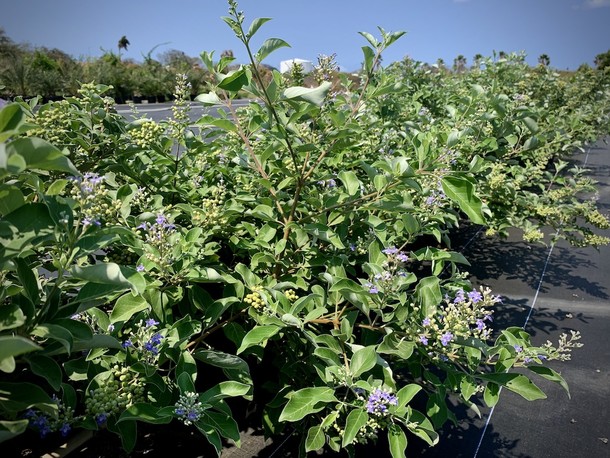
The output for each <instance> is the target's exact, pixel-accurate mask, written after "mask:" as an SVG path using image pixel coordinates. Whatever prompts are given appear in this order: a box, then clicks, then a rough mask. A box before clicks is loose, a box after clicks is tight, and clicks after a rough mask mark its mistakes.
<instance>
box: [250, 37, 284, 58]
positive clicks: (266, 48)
mask: <svg viewBox="0 0 610 458" xmlns="http://www.w3.org/2000/svg"><path fill="white" fill-rule="evenodd" d="M283 47H288V48H290V45H289V44H288V43H286V42H285V41H284V40H282V39H281V38H267V39H266V40H265V42H264V43H263V45H262V46H261V47H260V48H259V50H258V51H257V52H256V56H255V59H256V61H257V62H262V61H263V60H265V58H266V57H267V56H268V55H269V54H271V53H272V52H274V51H276V50H278V49H280V48H283Z"/></svg>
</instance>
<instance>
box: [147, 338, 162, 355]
mask: <svg viewBox="0 0 610 458" xmlns="http://www.w3.org/2000/svg"><path fill="white" fill-rule="evenodd" d="M144 350H146V351H149V352H151V353H152V354H153V355H158V354H159V349H158V348H157V347H156V345H155V344H154V343H153V342H152V340H149V341H148V342H146V343H145V344H144Z"/></svg>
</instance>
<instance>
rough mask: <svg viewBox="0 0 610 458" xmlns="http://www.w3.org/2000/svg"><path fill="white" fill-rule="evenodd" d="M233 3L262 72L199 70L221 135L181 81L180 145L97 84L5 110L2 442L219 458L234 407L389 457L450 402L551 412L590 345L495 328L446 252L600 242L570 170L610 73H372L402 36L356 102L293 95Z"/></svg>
mask: <svg viewBox="0 0 610 458" xmlns="http://www.w3.org/2000/svg"><path fill="white" fill-rule="evenodd" d="M229 4H230V9H229V13H230V14H229V16H228V17H227V18H224V20H225V21H226V22H227V24H228V25H229V26H230V27H231V28H232V29H233V30H234V32H235V34H236V36H237V37H238V38H239V39H240V40H241V41H242V42H243V44H244V46H245V47H246V49H247V50H248V54H249V55H250V56H251V58H252V62H251V63H250V64H248V65H241V66H239V67H238V68H235V69H233V70H230V71H228V66H229V65H231V64H232V57H231V56H230V55H224V56H223V57H221V58H220V60H218V61H216V60H214V55H213V53H205V52H204V53H202V56H201V57H202V61H203V62H204V64H205V66H206V68H207V72H209V74H210V75H212V76H213V78H214V83H213V88H212V90H211V91H209V92H206V93H205V94H201V95H200V96H199V97H198V98H197V99H198V101H199V102H201V103H204V104H210V105H212V104H213V105H222V106H223V107H224V111H221V117H219V118H214V117H212V116H207V115H206V116H203V117H202V118H201V119H199V120H198V121H197V123H196V124H195V125H191V124H190V121H189V117H188V110H189V106H190V104H189V99H190V97H189V94H190V92H191V90H192V88H190V87H189V84H188V79H187V77H186V76H185V75H179V76H178V79H177V84H176V88H175V91H174V92H175V98H176V104H175V106H174V109H173V116H172V117H171V119H168V120H167V121H166V122H161V123H156V122H154V121H152V120H149V119H145V118H138V117H137V116H135V117H134V119H133V120H131V121H127V120H125V119H124V118H122V117H120V116H118V115H117V114H115V113H114V112H113V105H114V101H113V100H112V99H109V98H108V97H106V96H105V94H106V93H108V91H110V88H109V87H108V86H103V85H96V84H85V85H83V86H81V88H80V89H79V94H78V96H76V97H70V98H67V99H65V100H62V101H58V102H51V103H47V104H44V105H42V106H37V103H36V101H35V100H32V101H30V102H25V101H20V102H19V103H13V104H10V105H8V106H7V107H5V108H4V109H3V110H2V111H1V112H0V141H1V142H2V143H1V146H0V216H1V218H0V239H1V240H2V244H1V248H0V263H1V266H2V270H1V273H0V279H1V281H2V283H1V288H0V295H1V296H0V299H1V303H0V370H2V376H1V378H0V415H2V420H1V421H0V440H7V439H10V438H12V437H14V436H16V435H18V434H21V433H22V432H24V431H25V430H26V429H27V428H28V427H30V428H34V429H37V430H38V431H39V432H40V434H41V436H45V435H47V434H55V433H58V434H69V431H70V430H71V429H74V428H86V429H97V428H108V429H109V430H111V431H113V432H116V433H117V434H118V435H120V436H121V438H122V441H123V445H124V447H125V448H126V449H127V450H129V449H132V448H133V447H134V444H135V441H136V438H137V434H136V428H137V424H138V422H148V423H154V424H165V423H170V422H182V423H183V424H184V425H185V427H195V428H197V429H198V430H199V431H200V432H201V433H202V434H203V436H205V437H206V438H207V439H208V441H209V442H210V443H211V444H212V445H213V446H214V447H215V448H216V449H217V451H218V452H220V450H221V449H222V447H223V443H224V442H223V441H225V440H233V441H237V442H239V425H238V424H237V422H236V420H235V418H236V417H237V416H235V415H234V412H232V410H231V406H232V405H233V402H232V399H231V398H235V397H242V398H245V399H247V400H252V402H254V403H255V404H256V405H257V406H258V407H259V410H258V411H259V412H260V414H261V423H262V424H263V425H264V426H265V428H266V430H267V432H268V433H269V434H279V433H280V432H281V431H282V428H284V426H285V425H286V424H293V425H294V426H295V429H296V430H297V431H300V432H301V433H302V444H301V447H302V451H303V452H305V451H313V450H318V449H320V448H322V447H330V448H331V449H333V450H336V451H338V450H340V449H342V448H347V449H352V448H353V447H354V446H355V444H357V443H366V442H369V441H375V440H376V438H377V437H378V436H380V435H387V437H388V439H389V446H390V452H391V454H392V455H393V456H396V457H398V456H404V453H405V450H406V447H407V439H408V438H411V437H412V436H417V437H419V438H420V439H422V440H424V441H426V442H427V443H428V444H430V445H434V444H435V443H436V442H437V441H438V434H437V431H438V429H439V428H441V427H442V425H443V424H444V423H445V422H446V421H447V420H449V419H452V418H453V414H452V412H451V403H449V402H448V396H449V395H450V394H451V393H453V395H455V396H457V397H458V398H459V400H460V401H461V402H463V403H464V404H466V405H468V406H469V407H470V408H472V409H474V410H475V411H477V410H478V407H477V405H480V402H484V403H485V404H487V405H488V406H493V405H494V404H495V403H496V402H497V401H498V396H499V392H500V387H505V388H507V389H509V390H511V391H514V392H516V393H518V394H520V395H521V396H523V397H524V398H526V399H528V400H537V399H542V398H544V397H545V395H544V393H543V392H542V391H541V390H540V389H539V388H538V387H537V386H536V385H535V384H534V382H533V381H532V380H531V379H530V378H529V377H530V376H531V377H533V378H536V377H543V378H545V379H548V380H551V381H553V382H556V383H558V384H560V385H561V386H563V387H564V388H565V389H566V390H567V389H568V388H567V385H566V383H565V381H564V380H563V378H562V377H561V376H560V374H558V373H557V372H555V371H554V370H552V369H551V368H549V367H548V366H547V365H546V363H547V361H550V360H553V359H559V360H566V359H569V356H570V351H571V349H572V348H574V347H577V346H578V345H579V343H578V338H579V335H578V334H577V333H572V334H571V335H565V336H562V337H561V339H560V341H559V343H558V344H557V345H553V344H552V343H550V342H549V343H547V344H544V345H542V346H535V345H533V344H532V343H531V341H530V337H529V335H528V334H527V333H526V332H525V331H524V330H523V329H521V328H509V329H494V328H493V311H494V308H495V307H496V306H497V305H498V302H499V301H500V298H498V297H497V296H495V295H494V294H493V292H492V291H489V290H488V289H485V288H475V287H473V285H471V284H470V282H469V281H468V273H467V267H468V261H467V260H466V259H465V258H464V256H463V255H462V254H461V253H459V252H456V251H453V250H452V248H451V234H452V233H453V231H454V230H455V229H456V228H458V227H460V226H463V225H467V224H475V225H480V226H482V227H485V228H486V229H487V232H488V233H489V235H490V236H493V234H500V235H502V234H504V233H506V231H507V230H508V229H509V228H518V229H520V230H522V231H523V235H524V238H525V239H526V240H529V241H532V242H534V241H538V242H540V241H543V242H546V243H554V242H555V241H556V240H557V239H559V238H566V239H568V240H569V241H571V242H573V243H575V244H578V245H599V244H603V243H607V240H606V239H604V238H603V237H600V236H599V235H596V234H595V232H594V227H600V228H607V227H608V219H607V218H606V217H605V216H604V215H602V214H600V213H599V211H598V210H597V209H596V206H595V200H594V199H585V198H583V197H582V196H585V195H587V194H585V193H590V192H591V191H594V190H595V186H594V183H593V182H591V180H589V179H588V178H586V176H585V173H584V172H585V171H584V170H582V169H579V168H578V167H576V166H574V165H573V164H570V162H569V156H570V154H571V153H572V152H573V151H575V150H577V149H578V148H580V147H582V146H583V145H584V143H585V142H587V141H593V140H595V139H596V138H597V136H598V135H599V134H600V132H607V129H608V121H609V119H608V113H609V110H608V108H609V106H610V92H609V88H608V84H607V82H606V81H605V80H604V78H603V75H602V74H600V73H599V72H595V71H593V70H590V69H586V68H584V69H581V70H580V71H579V72H577V73H575V74H574V75H573V76H572V77H571V78H570V79H562V78H559V77H558V75H557V74H555V73H554V72H553V71H552V70H550V69H548V68H547V67H546V66H540V67H537V68H530V67H528V66H527V65H526V64H525V63H524V62H523V59H522V57H521V56H517V55H507V56H504V57H503V58H501V59H491V58H490V59H483V58H481V61H480V65H479V66H477V68H474V69H471V70H468V71H461V72H458V73H449V72H443V71H438V70H436V69H435V68H431V67H428V66H423V65H421V64H419V63H416V62H412V61H409V60H405V61H403V62H399V63H396V64H393V65H390V66H389V67H387V68H382V67H381V66H380V65H379V62H380V59H381V54H382V52H383V50H384V49H385V48H386V47H387V46H389V45H391V44H392V43H393V42H394V41H396V40H397V39H399V38H400V36H401V35H402V33H387V32H385V31H384V30H383V29H380V34H381V38H380V39H377V38H375V37H374V36H372V35H370V34H368V33H362V35H363V37H364V38H365V39H366V42H367V44H366V45H365V46H364V47H363V52H364V64H363V69H362V72H361V79H360V80H359V81H351V80H349V79H347V78H346V77H342V79H341V81H340V82H337V80H336V78H335V79H333V81H334V82H333V83H331V82H329V81H323V82H322V83H321V84H320V85H319V86H316V87H313V88H305V87H299V86H293V87H286V80H285V79H284V78H283V77H282V76H281V75H280V74H279V73H277V72H274V73H273V74H272V77H271V78H270V79H265V78H264V77H262V76H261V65H260V63H261V62H262V61H263V60H264V59H265V58H266V57H267V56H268V55H269V54H270V53H271V52H273V51H274V50H276V49H278V48H279V47H281V46H285V45H286V43H285V42H284V41H282V40H280V39H277V38H271V39H268V40H266V41H265V42H264V43H263V45H262V47H261V48H260V49H259V50H258V51H257V52H253V51H252V50H251V49H250V46H249V44H250V39H251V37H252V36H253V35H254V34H255V33H256V32H257V31H258V30H259V28H260V27H261V26H263V25H264V23H265V22H266V21H268V19H267V18H259V19H255V20H254V21H253V22H252V23H251V24H250V25H249V27H246V25H245V23H244V17H243V14H242V13H240V12H238V11H237V9H236V8H237V7H236V4H235V3H234V2H233V1H230V2H229ZM328 62H330V61H328ZM329 65H330V64H329ZM330 73H332V72H329V71H325V69H324V68H319V69H318V73H317V74H318V75H329V79H330V78H331V77H333V76H334V75H331V74H330ZM322 79H323V78H322ZM244 92H247V93H248V94H250V97H251V98H252V99H253V100H254V101H253V102H252V103H250V104H249V105H247V106H245V107H240V108H238V107H236V106H235V105H234V103H233V101H234V98H235V97H236V96H237V95H238V94H242V93H244ZM223 113H224V115H222V114H223ZM545 228H550V229H551V230H547V229H545ZM543 229H545V230H543ZM545 233H546V234H547V235H546V236H545V235H544V234H545ZM514 367H519V368H522V370H519V371H512V370H511V369H512V368H514Z"/></svg>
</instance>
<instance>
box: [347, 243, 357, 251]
mask: <svg viewBox="0 0 610 458" xmlns="http://www.w3.org/2000/svg"><path fill="white" fill-rule="evenodd" d="M349 249H350V251H356V245H354V244H353V243H350V244H349Z"/></svg>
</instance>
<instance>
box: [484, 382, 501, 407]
mask: <svg viewBox="0 0 610 458" xmlns="http://www.w3.org/2000/svg"><path fill="white" fill-rule="evenodd" d="M499 399H500V385H498V384H497V383H492V382H490V383H488V384H487V385H486V386H485V391H484V392H483V400H484V401H485V404H487V406H488V407H493V406H495V405H496V404H497V403H498V400H499Z"/></svg>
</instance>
